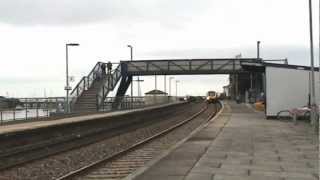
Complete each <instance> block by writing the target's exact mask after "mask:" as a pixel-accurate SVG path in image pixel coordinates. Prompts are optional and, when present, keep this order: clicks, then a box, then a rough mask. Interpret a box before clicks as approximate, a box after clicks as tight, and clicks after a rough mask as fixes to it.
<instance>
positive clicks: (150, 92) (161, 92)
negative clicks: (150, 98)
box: [145, 89, 168, 95]
mask: <svg viewBox="0 0 320 180" xmlns="http://www.w3.org/2000/svg"><path fill="white" fill-rule="evenodd" d="M167 94H168V93H166V92H163V91H160V90H158V89H154V90H151V91H149V92H146V93H145V95H167Z"/></svg>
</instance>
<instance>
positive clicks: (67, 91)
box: [64, 43, 79, 113]
mask: <svg viewBox="0 0 320 180" xmlns="http://www.w3.org/2000/svg"><path fill="white" fill-rule="evenodd" d="M69 46H79V44H78V43H68V44H66V87H64V90H66V111H65V112H66V113H69V112H70V108H69V91H70V90H71V87H70V85H69V62H68V54H69V52H68V47H69Z"/></svg>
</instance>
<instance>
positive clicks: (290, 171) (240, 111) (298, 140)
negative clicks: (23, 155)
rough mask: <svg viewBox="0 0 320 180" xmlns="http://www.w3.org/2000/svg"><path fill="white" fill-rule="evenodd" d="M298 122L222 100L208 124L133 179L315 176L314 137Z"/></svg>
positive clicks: (304, 179) (312, 179) (302, 179)
mask: <svg viewBox="0 0 320 180" xmlns="http://www.w3.org/2000/svg"><path fill="white" fill-rule="evenodd" d="M310 132H312V131H311V127H310V126H309V125H308V124H306V123H303V122H299V123H298V125H294V124H293V123H292V122H284V121H278V120H266V119H265V117H264V114H263V113H259V112H255V111H254V110H253V109H251V108H249V107H248V106H246V105H244V104H236V103H233V102H225V108H224V109H223V111H222V112H221V114H220V115H219V116H217V117H216V118H215V119H214V120H212V121H211V122H210V123H209V124H208V126H206V127H205V128H203V129H202V130H200V131H198V132H197V133H195V135H193V136H192V137H191V138H189V139H188V140H187V141H185V142H184V143H183V144H182V145H180V146H178V147H177V148H175V149H174V150H172V151H171V152H170V153H169V154H168V155H166V156H164V157H163V158H162V159H160V160H159V161H157V162H153V163H150V164H149V165H148V167H145V169H146V170H144V171H141V172H139V173H137V174H136V175H133V177H134V179H135V180H149V179H153V180H164V179H166V180H171V179H174V180H180V179H181V180H199V179H201V180H316V179H319V174H318V169H319V163H318V162H319V156H318V146H319V145H318V144H319V143H318V142H319V141H318V139H317V136H316V135H314V134H312V133H310Z"/></svg>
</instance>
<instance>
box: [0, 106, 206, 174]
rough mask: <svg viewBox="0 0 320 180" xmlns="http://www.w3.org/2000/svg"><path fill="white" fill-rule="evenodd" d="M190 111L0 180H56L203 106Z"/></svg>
mask: <svg viewBox="0 0 320 180" xmlns="http://www.w3.org/2000/svg"><path fill="white" fill-rule="evenodd" d="M191 106H192V107H191V108H190V109H186V110H185V111H182V112H180V114H178V115H177V116H175V117H172V118H170V120H166V121H163V122H159V123H156V124H152V125H151V126H148V127H145V128H141V129H137V130H134V131H131V132H128V133H125V134H121V135H119V136H115V137H113V138H110V139H106V140H103V141H100V142H97V143H94V144H91V145H89V146H85V147H82V148H79V149H75V150H71V151H68V152H65V153H60V154H57V155H54V156H50V157H48V158H45V159H42V160H37V161H33V162H30V163H28V164H26V165H23V166H20V167H16V168H12V169H8V170H5V171H2V172H0V180H9V179H10V180H11V179H18V180H19V179H41V180H42V179H55V178H57V177H60V176H62V175H63V174H66V173H68V172H70V171H73V170H75V169H78V168H80V167H83V166H86V165H88V164H90V163H92V162H94V161H97V160H99V159H102V158H103V157H105V156H108V155H111V154H113V153H115V152H118V151H120V150H122V149H124V148H126V147H128V146H130V145H131V144H134V143H136V142H138V141H140V140H141V139H144V138H145V137H148V136H150V135H152V134H155V133H156V132H159V131H161V130H163V129H165V128H166V127H168V126H170V125H172V124H175V123H177V121H181V120H183V119H184V118H186V117H189V116H190V115H192V114H194V113H195V112H197V111H199V110H200V109H201V107H202V106H203V104H202V105H201V104H193V105H191Z"/></svg>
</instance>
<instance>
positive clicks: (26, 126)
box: [0, 102, 184, 135]
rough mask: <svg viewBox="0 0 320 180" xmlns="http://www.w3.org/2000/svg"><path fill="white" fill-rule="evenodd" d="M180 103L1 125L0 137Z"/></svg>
mask: <svg viewBox="0 0 320 180" xmlns="http://www.w3.org/2000/svg"><path fill="white" fill-rule="evenodd" d="M180 103H184V102H173V103H169V104H162V105H155V106H150V107H145V108H139V109H131V110H123V111H115V112H106V113H101V112H100V113H97V114H89V115H82V116H75V117H68V118H61V119H56V120H49V121H45V120H43V121H31V122H23V123H17V124H8V125H2V126H0V135H2V134H8V133H16V132H21V131H27V130H33V129H38V128H44V127H49V126H57V125H64V124H71V123H77V122H82V121H90V120H95V119H100V118H106V117H113V116H120V115H124V114H129V113H134V112H140V111H146V110H151V109H156V108H162V107H166V106H171V105H175V104H180Z"/></svg>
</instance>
